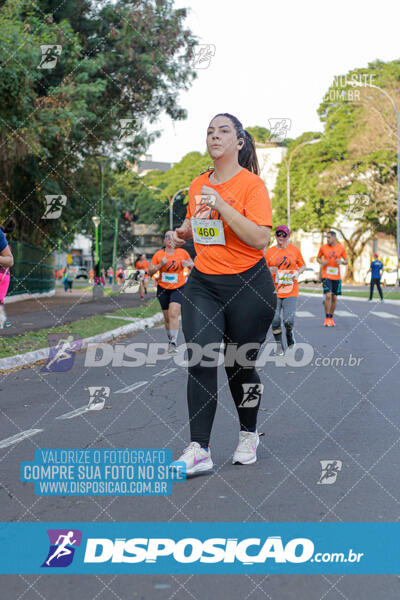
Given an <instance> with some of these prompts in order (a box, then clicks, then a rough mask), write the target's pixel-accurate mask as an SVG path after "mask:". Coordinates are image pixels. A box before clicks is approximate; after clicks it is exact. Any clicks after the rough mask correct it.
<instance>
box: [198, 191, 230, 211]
mask: <svg viewBox="0 0 400 600" xmlns="http://www.w3.org/2000/svg"><path fill="white" fill-rule="evenodd" d="M201 195H202V199H201V203H202V204H206V205H207V206H210V207H211V208H215V210H217V211H218V212H221V208H223V206H224V205H225V204H226V202H225V200H223V199H222V198H221V196H220V195H219V194H218V192H216V191H215V190H214V188H212V187H209V186H208V185H203V187H202V188H201Z"/></svg>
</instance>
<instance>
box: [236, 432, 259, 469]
mask: <svg viewBox="0 0 400 600" xmlns="http://www.w3.org/2000/svg"><path fill="white" fill-rule="evenodd" d="M259 443H260V439H259V436H258V433H257V432H255V433H252V432H251V431H240V432H239V444H238V445H237V448H236V450H235V453H234V455H233V459H232V464H233V465H237V464H239V465H251V464H252V463H255V462H256V460H257V446H258V444H259Z"/></svg>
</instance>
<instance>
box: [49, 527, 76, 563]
mask: <svg viewBox="0 0 400 600" xmlns="http://www.w3.org/2000/svg"><path fill="white" fill-rule="evenodd" d="M73 537H74V532H73V531H68V533H67V534H66V535H59V536H58V538H57V541H56V546H57V549H56V550H55V552H54V553H53V554H52V555H51V556H50V557H49V558H48V559H47V560H46V565H47V566H50V563H51V561H52V560H53V559H54V558H61V557H62V556H67V555H68V554H72V550H71V549H70V548H67V546H68V545H71V546H72V545H74V544H76V542H77V540H74V539H72V538H73ZM61 539H62V540H63V541H62V542H60V540H61Z"/></svg>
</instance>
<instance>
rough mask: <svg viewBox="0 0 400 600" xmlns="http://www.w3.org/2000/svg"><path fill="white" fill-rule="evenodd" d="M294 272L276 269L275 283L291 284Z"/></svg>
mask: <svg viewBox="0 0 400 600" xmlns="http://www.w3.org/2000/svg"><path fill="white" fill-rule="evenodd" d="M293 275H294V273H287V272H286V271H277V273H276V276H275V283H279V284H281V285H291V284H292V283H293Z"/></svg>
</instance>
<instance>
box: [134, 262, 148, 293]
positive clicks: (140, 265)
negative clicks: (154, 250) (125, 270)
mask: <svg viewBox="0 0 400 600" xmlns="http://www.w3.org/2000/svg"><path fill="white" fill-rule="evenodd" d="M135 267H136V269H137V270H138V271H139V274H138V277H139V289H140V297H141V298H143V297H144V294H147V279H148V277H149V261H148V260H147V259H146V255H145V254H141V255H140V258H139V259H138V260H137V261H136V265H135ZM140 271H142V273H140Z"/></svg>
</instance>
